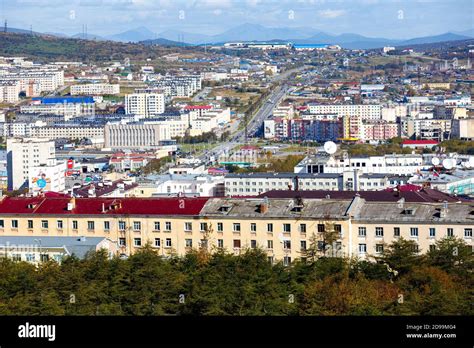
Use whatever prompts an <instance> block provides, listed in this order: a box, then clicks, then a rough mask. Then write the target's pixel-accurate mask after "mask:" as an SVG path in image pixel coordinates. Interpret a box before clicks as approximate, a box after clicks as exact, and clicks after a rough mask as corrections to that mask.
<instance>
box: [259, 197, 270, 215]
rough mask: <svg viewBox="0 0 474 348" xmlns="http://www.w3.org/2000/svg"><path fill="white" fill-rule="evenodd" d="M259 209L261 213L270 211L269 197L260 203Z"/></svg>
mask: <svg viewBox="0 0 474 348" xmlns="http://www.w3.org/2000/svg"><path fill="white" fill-rule="evenodd" d="M258 210H259V212H260V214H265V213H266V212H267V211H268V198H267V197H265V198H264V200H263V202H262V203H260V205H259V207H258Z"/></svg>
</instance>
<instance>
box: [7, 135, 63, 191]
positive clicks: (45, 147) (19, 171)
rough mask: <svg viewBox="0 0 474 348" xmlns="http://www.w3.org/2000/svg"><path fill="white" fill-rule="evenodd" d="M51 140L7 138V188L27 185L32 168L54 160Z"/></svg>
mask: <svg viewBox="0 0 474 348" xmlns="http://www.w3.org/2000/svg"><path fill="white" fill-rule="evenodd" d="M55 154H56V151H55V148H54V142H53V141H47V140H41V139H26V138H25V139H21V138H10V139H7V162H8V164H7V170H8V189H9V190H18V189H20V188H24V187H28V186H29V180H30V177H31V176H32V175H33V168H35V167H39V166H41V165H48V164H50V162H51V161H54V160H55Z"/></svg>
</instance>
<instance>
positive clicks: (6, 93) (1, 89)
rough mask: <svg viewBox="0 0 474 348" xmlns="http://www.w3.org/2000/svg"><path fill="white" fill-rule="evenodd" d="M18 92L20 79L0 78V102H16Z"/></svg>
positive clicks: (18, 95)
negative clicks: (8, 79) (7, 79)
mask: <svg viewBox="0 0 474 348" xmlns="http://www.w3.org/2000/svg"><path fill="white" fill-rule="evenodd" d="M20 92H21V87H20V81H15V80H14V81H2V80H1V78H0V103H16V102H18V101H19V100H20Z"/></svg>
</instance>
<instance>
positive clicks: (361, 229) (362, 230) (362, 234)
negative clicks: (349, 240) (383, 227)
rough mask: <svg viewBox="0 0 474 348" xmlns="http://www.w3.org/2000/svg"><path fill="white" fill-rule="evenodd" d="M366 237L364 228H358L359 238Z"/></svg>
mask: <svg viewBox="0 0 474 348" xmlns="http://www.w3.org/2000/svg"><path fill="white" fill-rule="evenodd" d="M366 235H367V228H366V227H359V237H365V236H366Z"/></svg>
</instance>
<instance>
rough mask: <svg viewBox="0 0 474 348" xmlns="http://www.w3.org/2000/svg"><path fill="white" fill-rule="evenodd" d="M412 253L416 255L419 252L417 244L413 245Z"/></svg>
mask: <svg viewBox="0 0 474 348" xmlns="http://www.w3.org/2000/svg"><path fill="white" fill-rule="evenodd" d="M412 250H413V252H415V253H417V252H418V251H419V250H420V247H419V246H418V244H415V245H413V249H412Z"/></svg>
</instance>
